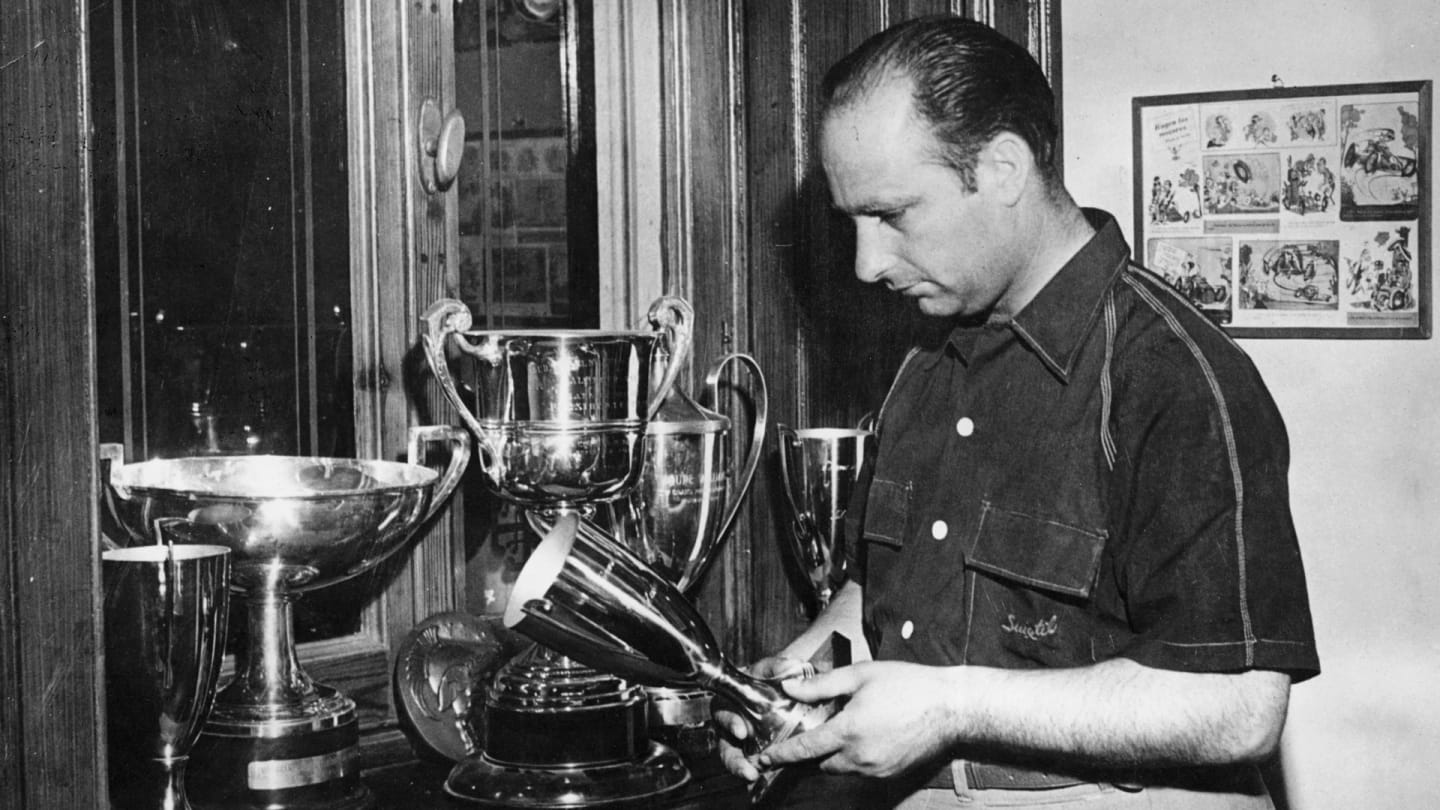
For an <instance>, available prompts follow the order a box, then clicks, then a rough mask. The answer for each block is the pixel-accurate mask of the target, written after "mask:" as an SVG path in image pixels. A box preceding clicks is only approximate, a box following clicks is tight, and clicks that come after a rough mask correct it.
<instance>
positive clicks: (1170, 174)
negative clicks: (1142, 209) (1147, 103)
mask: <svg viewBox="0 0 1440 810" xmlns="http://www.w3.org/2000/svg"><path fill="white" fill-rule="evenodd" d="M1146 123H1147V126H1148V128H1149V132H1150V133H1151V135H1152V136H1153V140H1152V141H1150V155H1149V159H1148V160H1147V161H1146V163H1147V165H1149V166H1150V167H1151V169H1152V170H1151V172H1150V174H1151V178H1150V187H1149V190H1148V192H1147V196H1146V200H1145V205H1146V210H1147V211H1148V212H1149V219H1150V224H1151V225H1173V224H1185V223H1189V222H1191V221H1198V220H1199V219H1200V214H1201V206H1200V203H1201V199H1200V171H1199V169H1198V165H1199V164H1198V162H1197V151H1196V145H1197V143H1198V138H1199V136H1198V134H1197V130H1196V126H1195V113H1194V110H1193V109H1192V108H1190V107H1182V108H1178V109H1175V110H1167V111H1165V112H1164V114H1163V115H1154V116H1151V117H1150V119H1149V120H1148V121H1147V122H1146Z"/></svg>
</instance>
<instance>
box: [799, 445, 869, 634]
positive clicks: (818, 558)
mask: <svg viewBox="0 0 1440 810" xmlns="http://www.w3.org/2000/svg"><path fill="white" fill-rule="evenodd" d="M776 432H777V433H778V434H779V444H780V470H781V475H782V477H783V478H784V489H785V498H786V500H787V501H788V502H789V505H790V513H791V517H792V519H793V523H792V524H791V532H790V534H789V535H787V536H788V537H789V540H790V542H789V543H787V544H786V548H787V549H788V551H789V553H790V555H791V557H792V558H793V559H794V561H795V563H796V565H797V566H799V568H800V570H801V572H802V573H803V575H804V577H805V580H804V585H805V587H806V589H807V592H806V593H805V594H804V598H805V600H806V601H807V603H808V604H807V607H809V608H810V609H811V610H813V611H815V612H819V611H821V610H824V609H825V607H826V606H828V605H829V604H830V598H831V596H832V595H833V594H834V592H835V588H836V587H837V586H838V585H839V584H840V583H841V581H842V580H843V579H844V576H845V554H846V548H845V542H846V537H845V514H846V512H847V510H848V509H849V506H850V497H851V495H852V494H853V492H854V490H855V485H856V484H857V483H858V482H859V480H860V477H861V475H862V474H863V473H864V471H865V467H866V465H867V463H868V462H869V461H870V460H871V458H872V457H873V455H874V452H875V451H874V434H873V432H872V431H870V430H868V429H866V428H864V427H857V428H803V429H800V430H795V429H792V428H790V427H787V426H785V425H779V426H778V427H777V429H776Z"/></svg>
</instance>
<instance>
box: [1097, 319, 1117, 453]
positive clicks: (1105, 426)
mask: <svg viewBox="0 0 1440 810" xmlns="http://www.w3.org/2000/svg"><path fill="white" fill-rule="evenodd" d="M1114 357H1115V294H1114V293H1113V292H1112V293H1110V294H1109V295H1107V296H1105V367H1104V368H1103V369H1102V370H1101V372H1100V446H1101V447H1102V448H1104V450H1105V463H1106V465H1107V466H1109V467H1110V471H1111V472H1114V471H1115V455H1116V453H1115V437H1114V436H1112V435H1111V434H1110V406H1111V402H1112V400H1113V399H1114V395H1115V391H1114V388H1113V386H1112V385H1111V384H1110V364H1111V360H1112V359H1113V358H1114Z"/></svg>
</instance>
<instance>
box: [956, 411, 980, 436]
mask: <svg viewBox="0 0 1440 810" xmlns="http://www.w3.org/2000/svg"><path fill="white" fill-rule="evenodd" d="M955 432H956V433H959V434H960V436H961V437H962V438H964V437H967V436H969V435H970V434H972V433H974V432H975V421H974V420H973V419H971V418H970V417H968V416H962V417H960V421H958V422H956V423H955Z"/></svg>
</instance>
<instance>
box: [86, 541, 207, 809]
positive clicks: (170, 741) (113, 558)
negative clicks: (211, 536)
mask: <svg viewBox="0 0 1440 810" xmlns="http://www.w3.org/2000/svg"><path fill="white" fill-rule="evenodd" d="M166 539H168V537H167V538H166ZM101 569H102V579H103V581H104V591H105V609H104V613H105V706H106V714H107V719H108V722H107V726H106V728H107V734H108V752H109V766H110V768H109V770H110V798H111V801H112V803H113V806H114V807H115V808H116V810H152V809H153V810H159V809H161V808H163V810H187V808H189V807H190V803H189V801H187V800H186V797H185V764H186V761H187V760H188V759H189V757H190V749H191V747H192V746H193V745H194V744H195V739H196V738H197V737H198V736H199V735H200V727H201V725H202V724H203V723H204V722H205V717H206V716H207V715H208V714H209V712H210V706H211V704H212V703H213V702H214V700H215V686H216V680H217V679H218V678H219V676H220V664H221V661H222V660H223V659H224V656H225V629H226V618H227V616H228V615H229V606H230V594H229V587H230V549H228V548H225V547H223V546H200V545H197V546H183V545H182V546H172V545H168V544H167V545H158V546H141V547H136V548H124V549H111V550H107V551H105V552H103V554H102V555H101Z"/></svg>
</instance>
